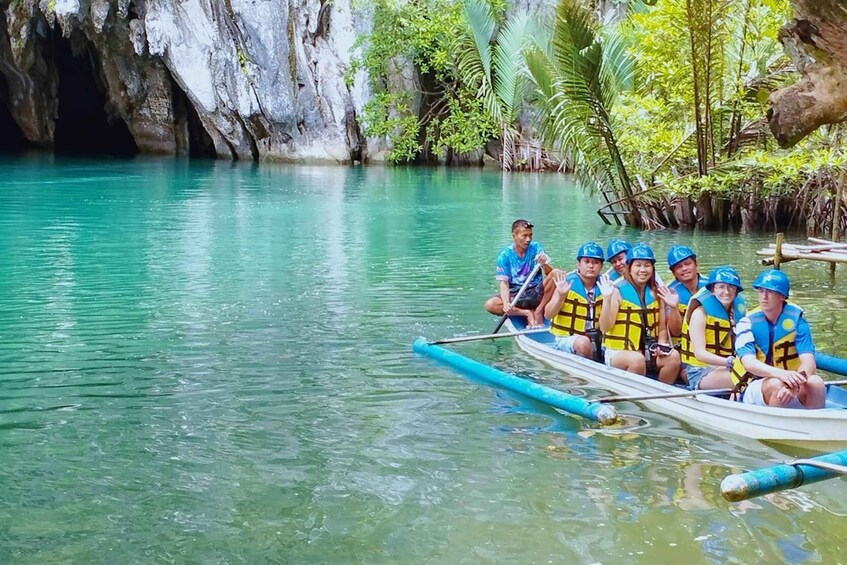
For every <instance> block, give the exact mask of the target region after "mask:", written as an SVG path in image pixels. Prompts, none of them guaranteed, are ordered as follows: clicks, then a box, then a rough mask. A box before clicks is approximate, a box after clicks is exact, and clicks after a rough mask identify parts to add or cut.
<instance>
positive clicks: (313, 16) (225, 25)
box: [0, 0, 368, 162]
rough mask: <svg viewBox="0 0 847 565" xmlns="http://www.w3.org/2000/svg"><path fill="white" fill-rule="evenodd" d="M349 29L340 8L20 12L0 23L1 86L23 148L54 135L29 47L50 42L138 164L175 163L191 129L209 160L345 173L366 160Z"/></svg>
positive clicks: (43, 6) (345, 8) (134, 7)
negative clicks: (61, 50)
mask: <svg viewBox="0 0 847 565" xmlns="http://www.w3.org/2000/svg"><path fill="white" fill-rule="evenodd" d="M280 7H282V9H280ZM354 20H355V18H354V17H353V12H352V6H351V2H350V0H288V2H286V3H282V6H280V2H279V1H269V0H264V1H262V0H183V1H180V2H174V1H173V0H136V1H135V2H131V1H130V0H119V1H118V2H113V1H109V0H90V1H89V0H41V1H40V2H36V1H34V0H20V1H18V2H16V3H15V4H14V5H9V7H8V8H7V9H6V11H5V14H4V15H3V16H0V73H2V75H3V77H5V82H6V83H7V89H8V91H9V92H8V96H7V98H8V105H9V109H10V112H11V113H12V115H13V117H14V118H15V120H16V121H17V123H18V124H19V126H20V127H21V130H22V132H23V134H24V135H25V136H26V138H27V139H29V140H30V141H32V142H34V143H40V144H50V143H51V142H52V141H53V139H54V135H55V126H56V124H55V119H56V117H57V111H58V101H57V97H58V88H57V81H58V73H57V70H56V66H55V63H54V62H53V61H51V60H49V59H45V58H44V57H42V53H43V52H48V53H49V50H46V49H42V47H43V46H44V45H47V44H49V43H48V42H49V41H50V40H51V34H61V36H63V37H66V38H68V40H69V41H70V43H71V46H72V47H73V51H74V54H75V55H78V56H83V55H84V56H86V57H90V59H91V61H92V64H93V66H94V67H95V72H96V75H97V76H96V79H97V81H98V84H100V85H101V86H102V88H103V89H104V90H105V95H106V98H107V104H106V106H107V107H106V112H107V114H108V116H109V118H110V119H113V120H114V119H120V120H123V121H124V122H125V123H126V126H127V128H128V130H129V132H130V133H131V135H132V138H133V139H134V140H135V143H136V145H137V146H138V148H139V150H141V151H143V152H149V153H169V154H173V153H181V152H185V151H187V150H188V149H187V148H188V146H189V144H190V139H189V138H190V137H191V136H192V133H191V132H192V131H194V130H196V129H202V130H204V132H205V134H204V135H206V136H208V138H209V139H210V140H211V143H212V144H214V148H215V153H216V154H217V155H219V156H224V157H231V158H248V159H257V160H265V159H268V160H273V159H278V160H286V161H309V162H315V161H328V162H350V161H351V160H355V159H360V158H361V156H362V155H363V154H365V153H366V152H365V151H364V148H363V144H364V140H363V139H362V138H361V134H360V132H359V129H358V126H357V124H356V119H355V116H356V113H357V112H358V111H360V110H361V108H362V106H363V105H364V101H365V99H366V98H367V96H368V93H367V91H366V88H365V87H364V86H363V85H364V84H365V83H366V81H365V78H366V77H363V76H362V74H361V73H360V74H359V76H357V77H355V80H354V83H353V87H352V88H348V86H347V84H346V83H345V77H344V70H345V69H346V68H347V66H348V65H349V62H350V58H351V57H352V56H353V55H354V53H355V51H354V49H353V41H354V38H355V34H356V32H357V26H361V24H360V23H356V22H355V21H354ZM37 29H42V30H43V33H42V34H37V33H34V30H37ZM2 84H3V83H2V81H0V86H2ZM351 92H354V93H355V94H351ZM195 116H196V117H195ZM195 122H196V123H195ZM195 137H196V135H195Z"/></svg>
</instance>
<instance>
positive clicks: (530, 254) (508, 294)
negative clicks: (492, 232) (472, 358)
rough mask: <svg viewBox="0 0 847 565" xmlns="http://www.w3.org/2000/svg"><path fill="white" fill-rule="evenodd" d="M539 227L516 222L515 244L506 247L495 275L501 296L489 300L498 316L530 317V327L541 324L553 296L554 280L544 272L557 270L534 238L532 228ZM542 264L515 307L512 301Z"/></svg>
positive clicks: (490, 305)
mask: <svg viewBox="0 0 847 565" xmlns="http://www.w3.org/2000/svg"><path fill="white" fill-rule="evenodd" d="M533 227H535V226H533V225H532V224H530V223H529V222H528V221H526V220H515V221H514V222H512V244H511V245H507V246H506V247H504V248H503V250H502V251H501V252H500V254H499V255H498V256H497V267H496V270H495V274H494V278H495V279H496V280H497V295H496V296H492V297H491V298H489V299H488V300H487V301H486V302H485V309H486V310H487V311H488V312H490V313H492V314H495V315H497V316H502V315H503V314H508V315H510V316H524V317H526V322H527V326H528V327H530V328H536V327H541V322H543V321H544V320H543V316H544V307H545V306H546V305H547V303H548V302H549V301H550V297H552V296H553V281H552V279H550V278H549V277H547V278H544V277H543V276H542V273H543V274H545V275H549V274H550V272H551V271H552V270H553V266H552V265H550V258H549V257H548V256H547V254H546V253H544V249H543V248H542V247H541V244H540V243H538V242H537V241H533V240H532V228H533ZM536 264H538V265H541V272H537V273H536V274H535V276H534V277H533V278H532V280H531V281H529V285H528V287H527V288H526V290H525V291H524V293H523V295H522V296H520V297H519V298H518V300H517V301H516V302H515V304H514V306H513V305H512V301H513V300H514V299H515V297H516V296H517V294H518V292H520V289H521V287H522V286H523V284H524V283H525V282H526V280H527V279H528V278H529V276H530V275H531V274H533V273H534V272H536V271H534V265H536Z"/></svg>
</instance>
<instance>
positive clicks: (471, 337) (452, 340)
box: [427, 328, 549, 345]
mask: <svg viewBox="0 0 847 565" xmlns="http://www.w3.org/2000/svg"><path fill="white" fill-rule="evenodd" d="M547 331H549V328H535V329H534V330H523V331H520V332H509V333H505V334H484V335H467V336H462V337H448V338H447V339H437V340H435V341H428V342H427V345H441V344H444V343H459V342H462V341H481V340H483V339H500V338H501V337H515V336H518V335H530V334H540V333H544V332H547Z"/></svg>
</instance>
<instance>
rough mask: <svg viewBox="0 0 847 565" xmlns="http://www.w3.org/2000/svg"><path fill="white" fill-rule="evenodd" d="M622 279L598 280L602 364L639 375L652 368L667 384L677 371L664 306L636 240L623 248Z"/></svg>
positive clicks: (649, 258) (646, 252)
mask: <svg viewBox="0 0 847 565" xmlns="http://www.w3.org/2000/svg"><path fill="white" fill-rule="evenodd" d="M626 264H627V269H626V271H625V272H624V277H625V279H624V280H622V281H619V283H618V284H617V286H615V284H613V283H611V282H608V281H605V280H604V281H602V283H601V285H600V290H601V292H602V295H603V301H604V304H603V311H602V312H601V313H600V329H601V330H602V331H603V334H604V338H603V339H604V341H605V344H606V351H605V360H606V364H607V365H610V366H612V367H615V368H617V369H624V370H626V371H629V372H631V373H637V374H639V375H644V374H646V373H647V370H648V369H649V370H650V371H651V372H652V371H655V370H658V376H659V380H660V381H661V382H663V383H667V384H673V383H674V382H675V381H676V379H677V376H678V374H679V352H677V351H676V350H674V349H673V347H671V345H670V341H669V339H668V330H667V326H666V322H665V305H664V302H663V301H662V299H661V298H660V297H659V296H658V295H657V293H656V289H657V285H656V273H655V267H654V266H655V264H656V257H655V255H653V250H652V249H650V248H649V247H647V246H646V245H642V244H638V245H636V246H634V247H633V248H632V249H630V250H629V251H627V255H626Z"/></svg>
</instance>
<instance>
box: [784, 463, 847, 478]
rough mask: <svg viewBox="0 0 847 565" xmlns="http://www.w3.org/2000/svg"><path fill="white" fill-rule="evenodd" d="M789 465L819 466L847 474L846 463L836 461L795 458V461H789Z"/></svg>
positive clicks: (819, 467) (833, 471)
mask: <svg viewBox="0 0 847 565" xmlns="http://www.w3.org/2000/svg"><path fill="white" fill-rule="evenodd" d="M787 465H793V466H797V465H808V466H809V467H817V468H818V469H824V470H825V471H830V472H832V473H838V474H839V475H847V466H846V465H836V464H835V463H827V462H826V461H816V460H814V459H795V460H794V461H788V463H787Z"/></svg>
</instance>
